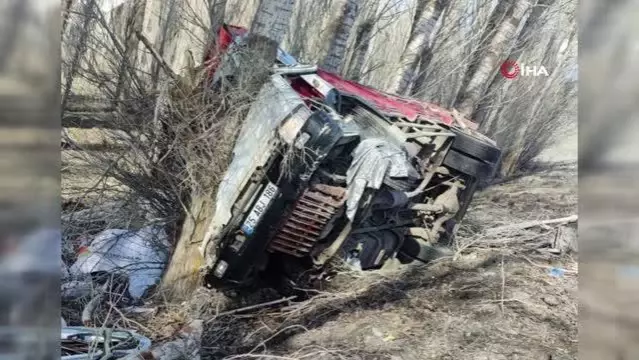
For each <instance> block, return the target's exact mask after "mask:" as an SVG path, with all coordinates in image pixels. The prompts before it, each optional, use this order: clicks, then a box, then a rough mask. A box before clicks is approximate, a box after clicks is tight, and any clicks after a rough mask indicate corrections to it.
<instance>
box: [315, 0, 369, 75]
mask: <svg viewBox="0 0 639 360" xmlns="http://www.w3.org/2000/svg"><path fill="white" fill-rule="evenodd" d="M360 8H361V0H346V2H345V3H344V5H343V6H342V12H341V14H340V16H339V18H338V19H337V20H336V26H335V31H334V35H333V38H332V40H331V43H330V46H329V48H328V54H326V57H325V58H324V61H323V62H322V67H323V68H324V69H326V70H328V71H331V72H335V73H337V72H339V71H340V70H341V68H342V65H343V62H344V57H345V56H346V45H347V42H348V38H349V36H350V35H351V29H352V27H353V24H354V23H355V18H356V17H357V15H358V14H359V11H360Z"/></svg>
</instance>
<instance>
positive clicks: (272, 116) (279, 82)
mask: <svg viewBox="0 0 639 360" xmlns="http://www.w3.org/2000/svg"><path fill="white" fill-rule="evenodd" d="M300 105H302V106H303V105H304V102H303V101H302V99H301V98H300V96H299V95H298V94H297V93H296V92H295V91H294V90H293V89H292V88H291V87H290V85H289V84H288V82H287V81H286V80H285V79H284V78H283V77H282V76H280V75H273V76H271V79H270V82H269V83H267V84H266V85H264V87H263V88H262V90H261V91H260V93H259V95H258V97H257V99H256V100H255V102H254V103H253V105H252V106H251V109H250V110H249V113H248V115H247V117H246V119H245V120H244V124H243V125H242V130H241V132H240V135H239V137H238V139H237V141H236V142H235V148H234V149H233V160H232V161H231V164H230V165H229V167H228V169H227V171H226V173H225V174H224V178H223V179H222V181H221V183H220V187H219V188H218V191H217V196H216V199H215V214H214V216H213V220H212V221H211V224H210V225H209V229H208V232H207V234H206V236H205V240H204V242H203V244H202V247H201V251H202V253H204V255H206V248H207V245H208V242H209V241H210V240H211V239H213V238H217V237H218V236H219V235H220V233H221V232H222V230H223V228H224V226H225V225H227V224H228V222H229V220H230V219H231V217H232V214H231V209H232V208H233V204H234V203H235V202H236V201H237V199H238V197H239V195H240V193H241V192H242V190H243V189H244V187H245V186H247V185H248V182H249V180H250V178H251V176H252V175H253V173H254V172H255V170H256V169H257V168H258V167H260V166H263V165H264V164H265V163H266V162H267V161H268V158H269V156H270V155H271V154H272V152H273V150H274V148H275V146H276V141H277V137H276V131H275V130H276V129H277V126H278V125H279V124H280V123H281V122H282V121H283V120H284V119H286V117H287V116H288V115H289V114H290V113H291V112H293V110H294V109H295V108H297V107H298V106H300ZM211 260H213V261H214V260H215V259H207V262H208V261H211Z"/></svg>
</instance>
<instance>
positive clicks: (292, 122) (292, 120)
mask: <svg viewBox="0 0 639 360" xmlns="http://www.w3.org/2000/svg"><path fill="white" fill-rule="evenodd" d="M311 114H312V113H311V110H310V109H309V108H307V107H306V106H300V107H298V108H297V109H295V110H293V112H292V113H291V114H290V115H289V116H288V117H287V118H286V119H284V121H282V124H281V125H280V127H279V129H278V130H277V132H278V134H279V135H280V138H281V139H282V140H283V141H284V142H286V143H287V144H292V143H293V142H294V141H295V138H297V135H298V134H299V132H300V130H301V129H302V127H303V126H304V124H305V123H306V120H307V119H308V118H309V117H310V116H311Z"/></svg>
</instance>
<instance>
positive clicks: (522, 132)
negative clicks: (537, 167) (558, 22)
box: [501, 29, 577, 176]
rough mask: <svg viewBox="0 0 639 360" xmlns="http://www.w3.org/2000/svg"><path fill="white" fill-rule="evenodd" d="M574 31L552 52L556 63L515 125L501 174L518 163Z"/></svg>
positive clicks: (505, 173) (504, 173) (509, 171)
mask: <svg viewBox="0 0 639 360" xmlns="http://www.w3.org/2000/svg"><path fill="white" fill-rule="evenodd" d="M576 31H577V30H576V29H573V30H572V32H571V33H570V35H569V36H568V38H567V44H568V45H567V46H565V47H562V48H560V49H559V50H558V52H557V53H556V54H553V55H554V56H553V57H555V58H556V59H557V62H556V64H557V65H556V66H555V67H554V69H553V70H552V72H551V73H550V74H549V76H548V79H547V80H546V83H545V84H544V86H543V88H542V89H541V91H540V92H539V95H538V96H536V97H535V100H534V102H533V105H532V106H531V108H530V109H531V110H530V112H529V114H528V117H527V118H526V119H525V121H524V123H523V124H518V126H517V132H516V133H515V141H514V143H513V146H512V150H511V152H510V153H509V154H507V155H506V156H505V158H504V160H503V163H502V167H501V172H502V174H501V175H502V176H509V175H512V174H513V173H514V172H515V171H516V170H517V165H518V164H519V159H520V157H521V154H522V151H523V149H524V145H525V141H526V134H527V132H528V129H529V128H530V125H531V124H532V122H533V121H534V120H535V118H536V115H537V112H538V110H539V107H540V106H541V102H542V100H543V99H544V98H545V96H544V94H546V93H547V92H548V89H549V88H550V87H551V86H552V85H553V84H554V81H555V79H557V77H558V76H559V75H560V73H561V71H560V70H561V69H562V64H563V63H564V61H565V59H566V55H567V52H568V48H569V47H570V44H571V43H572V41H573V39H574V36H575V34H576Z"/></svg>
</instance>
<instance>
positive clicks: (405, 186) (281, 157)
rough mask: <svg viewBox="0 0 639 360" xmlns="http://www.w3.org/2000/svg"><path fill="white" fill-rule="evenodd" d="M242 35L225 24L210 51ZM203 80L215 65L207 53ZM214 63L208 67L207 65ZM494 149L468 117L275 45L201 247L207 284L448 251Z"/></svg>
mask: <svg viewBox="0 0 639 360" xmlns="http://www.w3.org/2000/svg"><path fill="white" fill-rule="evenodd" d="M245 36H246V30H245V29H242V28H238V27H232V26H226V25H225V26H224V27H223V28H222V29H221V30H220V37H219V44H218V49H222V51H224V53H225V54H227V53H231V52H233V51H234V47H235V46H236V45H241V43H242V41H243V39H244V38H245ZM212 56H215V57H214V58H213V57H212V58H210V59H209V61H208V64H210V65H209V66H210V69H211V72H212V78H214V79H217V80H216V81H220V78H221V76H220V75H219V73H220V72H221V71H222V70H221V69H222V68H224V66H223V64H221V63H223V62H224V61H232V56H224V57H221V56H219V54H217V55H212ZM214 59H215V60H214ZM500 156H501V152H500V150H499V149H498V148H497V146H496V145H495V143H494V142H493V141H492V140H490V139H488V138H487V137H485V136H483V135H481V134H479V133H478V132H477V130H476V126H475V124H474V123H472V122H471V121H468V120H466V119H463V118H462V117H461V116H459V115H458V114H456V113H455V112H451V111H448V110H445V109H443V108H440V107H438V106H435V105H433V104H429V103H426V102H423V101H418V100H415V99H408V98H403V97H399V96H396V95H392V94H386V93H384V92H381V91H378V90H375V89H372V88H370V87H367V86H364V85H361V84H358V83H356V82H352V81H348V80H345V79H343V78H341V77H340V76H339V75H336V74H333V73H329V72H326V71H323V70H321V69H318V68H317V67H316V66H312V65H305V64H299V63H298V62H297V61H296V60H295V58H293V57H292V56H291V55H290V54H288V53H286V52H285V51H283V50H281V49H279V50H278V56H277V61H276V64H275V66H274V68H273V71H272V75H270V78H269V79H268V81H267V82H266V84H265V85H264V86H263V87H262V89H261V91H260V92H259V95H258V96H257V98H256V99H255V101H254V102H253V103H252V105H251V108H250V110H249V112H248V115H247V116H246V118H245V119H244V122H243V125H242V128H241V132H240V134H239V137H238V138H237V141H236V145H235V148H234V152H233V159H232V161H231V163H230V165H229V168H228V170H227V171H226V173H225V175H224V178H223V179H222V181H221V183H220V186H219V189H218V192H217V196H216V199H215V213H214V217H213V219H212V221H211V224H210V226H209V231H208V233H207V234H206V237H205V241H204V245H203V246H202V251H203V253H204V256H205V259H206V267H207V272H208V274H209V276H208V277H207V279H208V280H209V282H211V283H214V284H220V285H225V284H226V285H228V284H236V285H243V284H249V283H251V282H252V281H254V280H255V279H257V278H259V277H260V276H261V275H262V274H264V273H266V272H269V273H271V274H272V273H274V272H275V273H277V274H278V276H281V277H282V278H285V279H287V280H286V281H288V282H289V283H291V282H292V283H294V282H295V281H297V279H298V278H299V274H302V273H305V274H308V273H313V272H317V273H320V272H321V271H322V269H323V268H324V266H325V265H326V264H327V263H328V261H329V260H331V259H334V258H337V257H339V258H341V259H343V260H344V261H346V262H347V263H348V264H350V265H351V266H354V267H357V268H360V269H362V270H369V269H378V268H381V267H382V266H383V265H384V264H385V263H386V262H387V261H388V260H389V259H397V260H399V261H400V262H401V263H404V264H406V263H411V262H414V261H422V262H428V261H430V260H432V259H433V258H435V257H437V256H438V254H441V253H442V251H443V249H445V248H446V246H448V245H450V242H451V241H452V238H453V236H454V233H455V231H456V229H457V226H458V224H459V222H460V221H461V220H462V218H463V216H464V214H465V212H466V209H467V207H468V204H469V202H470V201H471V199H472V196H473V193H474V192H475V189H476V187H477V184H478V183H480V182H486V181H489V180H490V179H491V178H492V176H493V175H494V172H495V170H496V167H497V164H498V162H499V160H500Z"/></svg>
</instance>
